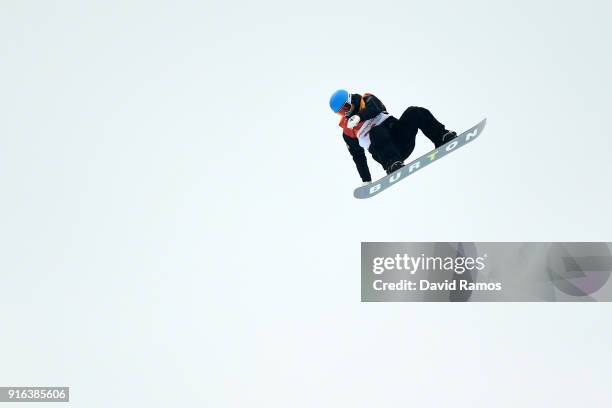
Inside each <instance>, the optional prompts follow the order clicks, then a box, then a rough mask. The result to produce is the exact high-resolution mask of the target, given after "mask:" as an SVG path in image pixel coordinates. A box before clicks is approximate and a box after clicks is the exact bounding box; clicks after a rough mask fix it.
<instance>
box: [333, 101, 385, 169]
mask: <svg viewBox="0 0 612 408" xmlns="http://www.w3.org/2000/svg"><path fill="white" fill-rule="evenodd" d="M362 99H363V102H364V104H365V107H364V108H363V109H361V110H359V107H360V106H361V101H362ZM351 105H352V109H351V110H350V111H349V112H347V114H346V116H347V117H349V118H350V117H351V116H353V115H359V118H360V119H361V122H363V121H365V120H369V119H373V118H375V117H376V116H378V114H379V113H381V112H386V111H387V108H386V107H385V105H384V104H383V103H382V102H381V101H380V99H378V98H377V97H375V96H374V95H366V96H363V97H362V96H361V95H359V94H352V95H351ZM342 138H343V139H344V142H345V143H346V146H347V147H348V150H349V153H350V154H351V156H352V157H353V161H354V162H355V165H356V166H357V171H358V172H359V176H360V177H361V180H362V181H372V176H371V175H370V169H369V168H368V161H367V159H366V155H365V150H364V149H363V147H361V146H360V145H359V141H358V140H357V139H355V138H352V137H350V136H348V135H346V134H345V133H344V132H343V133H342Z"/></svg>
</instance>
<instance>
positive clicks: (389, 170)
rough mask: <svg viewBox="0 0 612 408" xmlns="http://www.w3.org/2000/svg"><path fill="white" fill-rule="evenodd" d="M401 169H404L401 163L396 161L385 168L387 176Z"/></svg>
mask: <svg viewBox="0 0 612 408" xmlns="http://www.w3.org/2000/svg"><path fill="white" fill-rule="evenodd" d="M402 167H404V163H402V162H401V161H396V162H394V163H393V164H392V165H390V166H389V167H387V174H391V173H393V172H394V171H396V170H399V169H401V168H402Z"/></svg>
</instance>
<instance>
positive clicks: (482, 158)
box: [0, 0, 612, 407]
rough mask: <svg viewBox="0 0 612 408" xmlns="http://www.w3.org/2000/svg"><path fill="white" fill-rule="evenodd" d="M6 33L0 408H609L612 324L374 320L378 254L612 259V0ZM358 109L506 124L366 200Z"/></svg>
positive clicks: (176, 14) (349, 8) (91, 7)
mask: <svg viewBox="0 0 612 408" xmlns="http://www.w3.org/2000/svg"><path fill="white" fill-rule="evenodd" d="M0 11H1V12H0V55H1V60H0V61H1V64H0V89H1V90H2V97H1V98H0V108H1V112H2V120H1V121H0V178H1V179H0V183H1V184H0V185H1V188H2V190H1V200H0V209H1V210H2V228H1V229H0V243H1V245H2V248H3V249H4V251H2V252H3V255H2V257H0V270H1V271H2V285H1V287H2V297H1V298H0V299H1V300H0V306H1V307H2V317H3V319H2V332H1V333H2V336H0V347H1V349H2V350H3V351H2V352H1V353H0V358H1V360H2V362H3V363H2V366H3V370H1V372H0V385H69V386H71V387H72V394H71V400H72V403H71V404H72V406H76V407H108V406H113V407H132V406H137V405H142V406H150V407H158V406H159V407H162V406H168V401H176V402H175V403H174V405H176V406H184V407H187V406H210V407H236V406H245V405H254V406H266V407H286V406H294V407H313V406H324V407H337V406H351V407H371V406H386V407H405V406H407V405H408V404H412V405H414V406H432V405H436V406H441V405H450V404H453V405H454V406H469V407H477V406H478V407H479V406H482V407H489V406H492V405H495V406H502V407H505V406H507V407H515V406H518V405H520V406H534V407H539V406H543V405H547V406H551V405H556V406H575V405H576V404H580V405H589V404H590V405H592V406H608V405H610V402H612V401H611V400H610V393H609V385H608V378H609V377H610V374H611V371H612V370H611V368H610V364H611V363H612V357H611V354H610V353H611V352H610V347H609V344H610V340H612V331H610V328H609V324H608V323H609V316H610V312H611V309H610V307H609V305H607V304H593V305H582V304H580V305H579V304H465V305H457V304H436V305H428V304H361V303H360V302H359V297H360V296H359V284H360V276H359V244H360V242H361V241H549V240H556V241H563V240H568V241H612V236H611V233H610V231H612V217H610V215H609V206H610V204H609V202H610V198H611V196H610V188H609V184H610V183H609V179H610V177H611V176H612V164H610V163H611V160H610V158H609V154H610V151H611V150H612V142H611V141H610V138H611V136H612V135H611V133H610V129H609V125H608V123H607V122H608V118H609V116H610V111H611V103H610V94H611V93H612V89H611V88H612V87H611V83H612V81H610V77H609V73H610V72H612V62H611V59H610V53H609V39H610V38H611V37H612V29H611V28H610V26H609V20H610V14H611V11H612V10H611V6H610V5H609V4H608V3H607V2H604V1H583V2H580V4H578V5H568V4H559V3H558V2H552V1H536V2H534V1H513V2H504V3H501V2H500V3H491V2H486V1H463V2H450V1H428V2H415V3H413V2H401V3H399V2H398V3H392V2H376V3H350V4H349V3H335V4H330V3H329V2H322V1H312V2H302V3H301V4H289V3H287V2H281V1H278V2H275V1H263V2H257V3H255V2H238V3H231V4H230V3H228V2H208V1H204V2H196V1H172V2H170V1H167V2H160V1H121V2H119V1H116V2H109V1H97V2H78V1H48V2H41V1H38V2H35V1H7V0H3V1H2V2H0ZM341 87H345V88H349V89H351V90H355V91H359V92H364V91H369V92H373V93H375V94H376V95H377V96H379V97H380V98H381V99H382V100H383V102H385V104H386V105H387V107H388V108H389V110H390V111H391V113H393V114H395V115H397V116H399V115H400V114H401V112H402V111H403V109H405V108H406V107H408V106H410V105H420V106H425V107H427V108H429V109H430V110H431V111H432V112H433V113H434V114H435V115H436V116H437V117H438V118H439V119H440V120H441V121H442V122H443V123H445V124H446V125H447V127H449V128H451V129H455V130H458V131H462V130H465V129H467V128H469V127H470V126H472V125H473V124H475V123H476V122H477V121H479V120H480V119H482V118H483V117H487V118H488V119H489V121H488V125H487V128H486V130H485V132H484V133H483V135H482V136H481V139H480V140H478V141H476V142H475V143H473V144H470V146H469V147H466V148H465V149H462V150H461V151H458V152H457V153H454V154H453V155H451V156H449V157H447V158H445V159H444V160H442V161H440V162H438V163H435V164H433V165H432V166H430V167H428V168H427V169H424V170H423V171H421V172H419V173H417V174H415V175H414V176H411V177H410V178H409V179H406V180H405V181H403V182H402V183H401V185H398V186H395V187H394V188H392V189H390V190H389V191H387V192H385V193H383V194H381V195H380V196H378V197H376V198H373V199H370V200H365V201H358V200H355V199H354V198H353V197H352V190H353V188H354V187H356V186H357V185H358V184H359V183H360V180H359V177H358V175H357V171H356V170H355V168H354V165H353V163H352V161H351V159H350V156H349V154H348V152H347V151H346V147H345V146H344V144H343V142H342V140H341V138H340V130H339V128H338V127H337V118H336V117H335V115H333V114H332V113H331V112H330V111H329V107H328V105H327V103H328V98H329V95H330V93H331V92H333V91H334V90H335V89H337V88H341ZM418 141H419V142H418V144H417V151H416V152H415V156H414V157H416V155H418V154H421V153H424V152H426V151H427V150H429V149H430V148H431V145H430V144H429V142H428V141H427V140H426V139H425V137H424V136H422V135H420V136H418ZM370 163H371V169H372V171H373V173H374V175H375V176H380V175H382V169H380V168H379V167H378V165H377V164H375V163H374V162H373V161H371V160H370Z"/></svg>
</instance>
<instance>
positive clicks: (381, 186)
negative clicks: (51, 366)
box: [353, 119, 487, 198]
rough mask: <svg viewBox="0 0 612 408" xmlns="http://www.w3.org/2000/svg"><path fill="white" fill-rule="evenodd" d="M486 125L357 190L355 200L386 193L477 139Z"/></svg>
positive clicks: (478, 125) (483, 123) (479, 126)
mask: <svg viewBox="0 0 612 408" xmlns="http://www.w3.org/2000/svg"><path fill="white" fill-rule="evenodd" d="M486 123H487V120H486V119H483V120H482V121H481V122H480V123H479V124H477V125H476V126H474V127H472V128H471V129H469V130H466V131H465V132H463V133H461V134H460V135H459V136H457V137H456V138H454V139H453V140H451V141H450V142H448V143H446V144H444V145H442V146H440V147H438V148H437V149H435V150H432V151H431V152H429V153H427V154H425V155H423V156H421V157H419V158H418V159H416V160H414V161H412V162H410V163H408V164H406V165H405V166H404V167H402V168H401V169H399V170H396V171H394V172H393V173H391V174H387V175H386V176H385V177H383V178H381V179H378V180H376V181H374V182H372V183H370V184H368V185H367V186H363V187H359V188H356V189H355V191H354V192H353V195H354V196H355V198H370V197H372V196H375V195H376V194H378V193H380V192H381V191H384V190H386V189H387V188H389V187H391V186H392V185H393V184H395V183H397V182H398V181H400V180H402V179H404V178H406V177H408V176H409V175H411V174H412V173H414V172H415V171H417V170H419V169H422V168H423V167H425V166H427V165H428V164H429V163H431V162H434V161H436V160H438V159H440V158H441V157H444V156H446V155H447V154H449V153H450V152H452V151H455V150H457V149H458V148H460V147H462V146H465V145H466V144H468V143H469V142H471V141H472V140H474V139H476V137H477V136H479V135H480V134H481V133H482V130H483V129H484V127H485V124H486Z"/></svg>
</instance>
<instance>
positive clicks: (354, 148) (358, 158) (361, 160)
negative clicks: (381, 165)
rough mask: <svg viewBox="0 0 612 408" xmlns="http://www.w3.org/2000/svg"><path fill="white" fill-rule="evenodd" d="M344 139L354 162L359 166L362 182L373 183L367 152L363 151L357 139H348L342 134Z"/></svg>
mask: <svg viewBox="0 0 612 408" xmlns="http://www.w3.org/2000/svg"><path fill="white" fill-rule="evenodd" d="M342 138H343V139H344V142H345V143H346V146H347V147H348V150H349V153H351V156H352V157H353V161H354V162H355V165H356V166H357V171H358V172H359V176H360V177H361V181H363V182H366V181H372V176H371V175H370V169H369V168H368V160H367V159H366V155H365V150H363V147H361V146H359V141H358V140H357V139H353V138H351V137H348V136H347V135H345V134H344V133H343V134H342Z"/></svg>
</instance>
